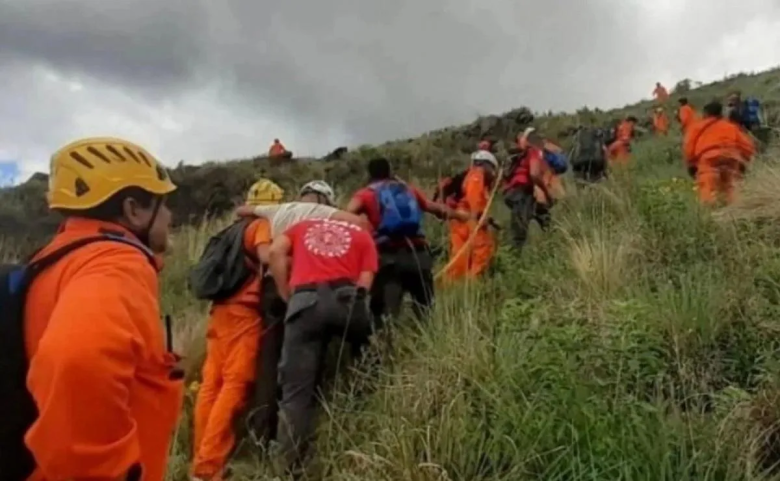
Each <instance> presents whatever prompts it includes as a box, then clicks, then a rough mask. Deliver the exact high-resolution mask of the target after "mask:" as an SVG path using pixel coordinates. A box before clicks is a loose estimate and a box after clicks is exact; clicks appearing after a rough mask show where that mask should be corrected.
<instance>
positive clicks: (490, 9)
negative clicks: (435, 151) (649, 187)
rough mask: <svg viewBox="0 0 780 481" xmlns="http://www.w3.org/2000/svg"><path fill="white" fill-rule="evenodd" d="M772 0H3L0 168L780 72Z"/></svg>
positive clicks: (438, 123)
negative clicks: (59, 156) (115, 139)
mask: <svg viewBox="0 0 780 481" xmlns="http://www.w3.org/2000/svg"><path fill="white" fill-rule="evenodd" d="M779 45H780V2H779V1H778V0H740V1H738V2H737V1H736V0H283V1H279V0H275V1H270V0H110V1H107V0H0V74H1V75H2V85H0V162H2V161H4V160H13V161H17V162H19V163H20V170H21V172H22V174H21V177H22V180H24V178H26V176H28V175H29V174H30V173H32V172H33V171H35V170H46V168H47V163H48V156H49V155H50V153H51V152H53V151H54V150H56V149H57V148H58V147H60V146H61V145H63V144H64V143H66V142H68V141H70V140H73V139H74V138H77V137H80V136H90V135H117V136H122V137H126V138H129V139H132V140H135V141H137V142H139V143H141V144H143V145H145V146H147V148H149V149H150V150H151V151H152V152H153V153H155V154H158V155H159V156H161V157H162V158H163V160H164V161H165V162H166V163H168V164H170V165H173V164H175V163H176V162H178V161H179V160H185V161H186V162H192V163H199V162H202V161H203V160H212V159H228V158H236V157H247V156H251V155H256V154H258V153H260V152H263V151H266V150H267V148H268V145H269V144H270V142H271V140H272V139H273V138H274V137H279V138H280V139H281V140H282V141H283V142H284V143H285V144H286V145H287V146H288V148H290V149H291V150H293V151H295V152H296V153H308V154H323V153H325V152H327V151H329V150H332V149H333V148H335V147H337V146H339V145H350V146H352V145H356V144H359V143H365V142H379V141H383V140H390V139H393V138H399V137H406V136H412V135H417V134H419V133H422V132H424V131H427V130H431V129H436V128H440V127H444V126H447V125H452V124H459V123H464V122H469V121H471V120H472V119H473V118H474V117H476V116H477V115H479V114H489V113H499V112H502V111H505V110H509V109H510V108H514V107H518V106H521V105H527V106H530V107H532V108H533V109H539V110H547V109H553V110H570V109H574V108H577V107H580V106H582V105H590V106H600V107H612V106H622V105H624V104H626V103H631V102H634V101H636V100H639V99H640V98H648V97H649V96H650V92H651V90H652V88H653V86H654V83H655V81H656V80H660V81H662V82H663V83H664V84H666V85H667V86H669V87H671V86H673V85H674V83H675V82H676V81H677V80H679V79H681V78H685V77H690V78H692V79H694V80H702V81H709V80H715V79H719V78H722V77H723V76H724V74H725V73H733V72H739V71H750V70H762V69H766V68H769V67H772V66H776V65H778V64H780V49H778V48H777V47H778V46H779Z"/></svg>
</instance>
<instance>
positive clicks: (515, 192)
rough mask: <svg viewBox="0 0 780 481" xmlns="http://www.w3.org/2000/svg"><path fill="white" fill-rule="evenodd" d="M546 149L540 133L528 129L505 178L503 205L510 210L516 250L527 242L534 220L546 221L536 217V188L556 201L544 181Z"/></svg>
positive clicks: (521, 139) (519, 142)
mask: <svg viewBox="0 0 780 481" xmlns="http://www.w3.org/2000/svg"><path fill="white" fill-rule="evenodd" d="M543 149H544V140H543V139H542V137H541V136H540V135H539V133H538V132H536V131H535V129H526V131H525V132H524V133H523V135H522V136H521V137H520V140H519V141H518V150H519V152H518V153H517V154H515V155H513V156H512V157H511V158H510V160H511V164H510V167H509V169H508V170H507V173H506V174H505V177H504V186H503V192H504V203H506V205H507V207H509V209H510V211H511V222H510V229H511V231H512V238H513V244H514V247H515V248H516V249H522V248H523V246H524V245H525V243H526V241H527V240H528V227H529V224H530V223H531V220H533V219H537V221H540V222H544V219H543V218H542V219H539V218H538V217H537V215H536V214H537V209H538V206H537V202H536V197H535V196H534V190H535V188H538V189H539V190H541V192H542V193H543V195H544V198H545V199H550V200H551V201H552V199H553V196H552V194H551V193H550V191H549V189H548V186H547V183H546V182H545V172H546V170H547V169H549V167H548V166H547V163H546V161H545V160H544V150H543ZM544 227H546V226H544Z"/></svg>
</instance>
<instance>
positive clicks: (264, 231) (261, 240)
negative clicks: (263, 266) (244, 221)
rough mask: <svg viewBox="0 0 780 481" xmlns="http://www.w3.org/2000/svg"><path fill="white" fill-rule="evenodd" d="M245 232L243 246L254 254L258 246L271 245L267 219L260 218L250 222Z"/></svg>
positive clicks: (269, 223) (269, 226)
mask: <svg viewBox="0 0 780 481" xmlns="http://www.w3.org/2000/svg"><path fill="white" fill-rule="evenodd" d="M246 232H247V236H246V237H245V238H244V245H245V247H246V248H247V250H251V251H252V252H254V251H256V250H257V248H258V247H259V246H261V245H263V244H270V243H271V222H270V221H269V220H268V219H265V218H260V219H257V220H254V221H252V223H251V224H249V228H248V229H247V230H246Z"/></svg>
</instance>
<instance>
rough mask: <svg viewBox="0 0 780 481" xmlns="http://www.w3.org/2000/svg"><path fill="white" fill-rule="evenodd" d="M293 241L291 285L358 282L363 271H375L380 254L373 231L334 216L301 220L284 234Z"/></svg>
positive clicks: (294, 286) (293, 286)
mask: <svg viewBox="0 0 780 481" xmlns="http://www.w3.org/2000/svg"><path fill="white" fill-rule="evenodd" d="M284 235H286V236H287V237H289V239H290V242H291V244H292V251H291V255H292V266H291V273H290V287H291V288H293V289H294V288H296V287H299V286H302V285H305V284H317V283H323V282H329V281H335V280H338V279H349V280H351V281H353V282H357V280H358V278H359V277H360V274H361V273H362V272H373V273H376V271H377V269H378V267H379V266H378V264H379V261H378V255H377V251H376V245H374V239H373V237H371V234H369V233H368V232H366V231H365V230H363V229H361V228H360V227H358V226H356V225H354V224H350V223H349V222H343V221H339V220H331V219H311V220H304V221H301V222H299V223H297V224H295V225H294V226H292V227H290V228H289V229H287V231H286V232H285V233H284Z"/></svg>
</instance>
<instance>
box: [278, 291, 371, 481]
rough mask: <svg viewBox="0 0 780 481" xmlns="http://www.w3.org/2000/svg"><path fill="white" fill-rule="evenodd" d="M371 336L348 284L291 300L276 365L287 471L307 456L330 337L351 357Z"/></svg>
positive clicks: (362, 304)
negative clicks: (345, 345) (346, 346)
mask: <svg viewBox="0 0 780 481" xmlns="http://www.w3.org/2000/svg"><path fill="white" fill-rule="evenodd" d="M371 334H372V324H371V314H370V312H369V309H368V305H367V302H366V293H365V292H360V291H359V290H358V289H356V288H355V287H354V286H352V285H348V284H346V285H344V284H342V285H338V284H330V285H329V284H319V285H316V286H307V287H306V288H304V289H299V290H296V292H295V293H294V294H293V296H292V297H291V298H290V302H289V305H288V308H287V317H286V320H285V333H284V344H283V348H282V362H281V364H280V366H279V373H280V377H279V380H280V383H281V386H282V400H281V403H280V419H279V428H278V438H279V444H280V450H281V455H282V458H283V459H282V460H283V462H284V464H285V468H286V469H287V470H289V471H292V470H295V469H296V468H297V467H299V466H301V464H302V462H303V460H304V459H305V457H306V454H307V452H308V448H309V444H310V441H311V437H312V435H313V433H314V428H315V424H314V423H315V420H316V412H317V392H318V390H319V387H320V385H321V383H322V377H323V371H324V368H325V354H326V352H327V348H328V344H329V342H330V341H331V340H332V339H333V338H336V339H338V340H339V341H346V342H348V343H349V344H350V345H351V346H350V349H351V351H352V353H353V356H354V355H356V354H359V352H360V351H361V350H362V348H363V347H364V346H366V345H367V344H368V342H369V337H370V336H371Z"/></svg>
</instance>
